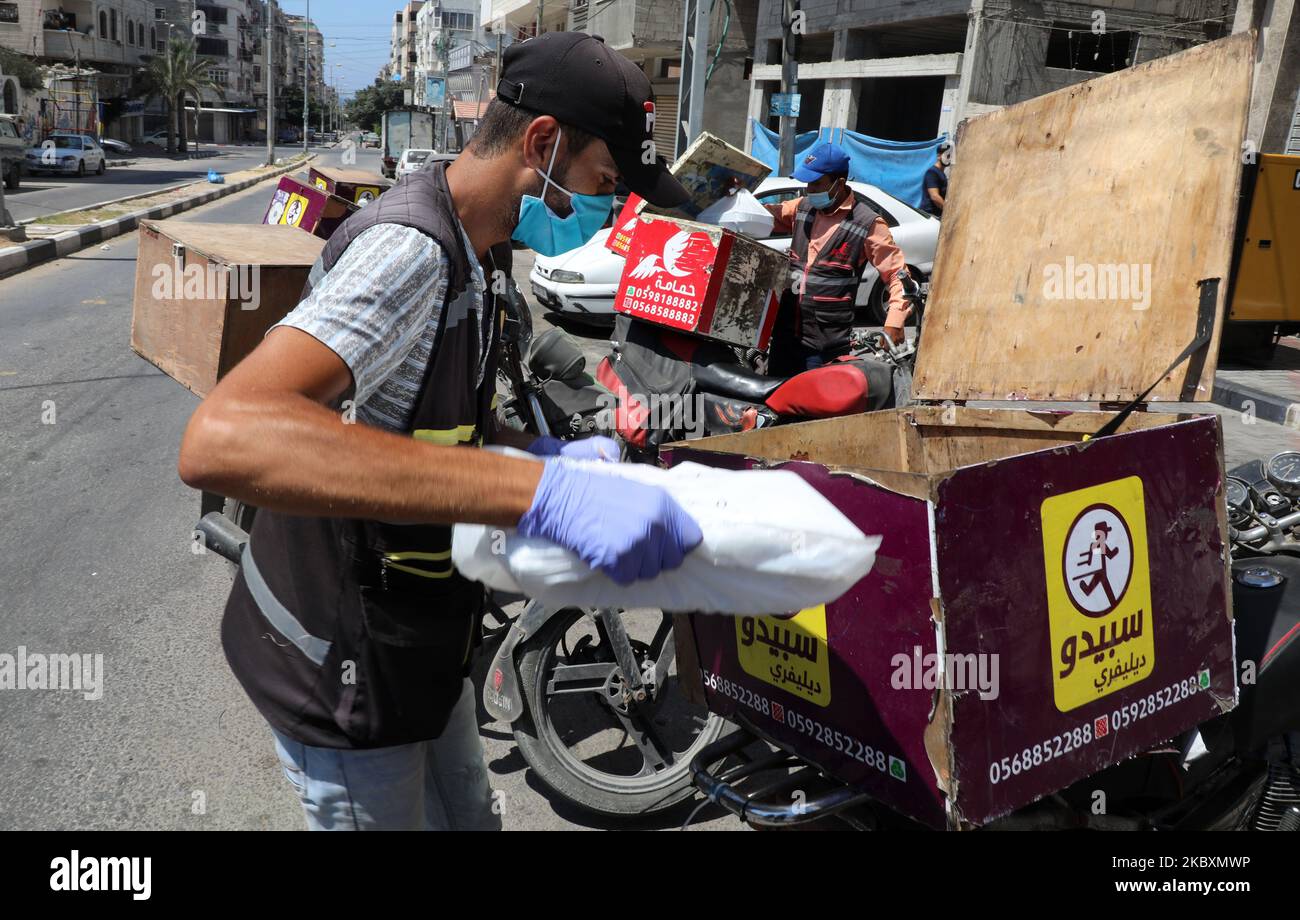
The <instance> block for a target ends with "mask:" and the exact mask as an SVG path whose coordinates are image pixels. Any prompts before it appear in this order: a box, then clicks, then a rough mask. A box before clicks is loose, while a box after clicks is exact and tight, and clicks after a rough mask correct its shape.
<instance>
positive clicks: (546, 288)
mask: <svg viewBox="0 0 1300 920" xmlns="http://www.w3.org/2000/svg"><path fill="white" fill-rule="evenodd" d="M849 186H850V187H851V188H852V189H853V190H854V191H855V192H857V193H859V194H860V195H862V196H864V197H865V198H866V199H867V200H868V202H870V204H871V206H872V207H873V208H874V209H875V210H876V211H877V212H878V213H879V214H880V216H881V217H883V218H884V219H885V223H887V224H889V228H890V231H891V232H892V233H893V235H894V241H895V242H897V243H898V246H899V248H900V249H902V250H903V255H904V256H905V257H906V259H907V264H908V266H910V267H911V269H912V276H913V277H914V278H915V279H916V280H917V282H923V281H924V280H926V279H927V278H929V277H930V272H931V271H932V270H933V269H934V250H935V246H936V245H937V244H938V242H939V221H938V219H937V218H935V217H933V216H931V215H929V214H926V213H924V212H922V211H918V210H917V209H916V208H914V207H911V206H910V205H907V204H904V203H903V202H901V201H899V200H898V199H897V198H895V197H893V196H892V195H889V194H886V193H885V192H883V191H881V190H880V189H878V188H876V187H875V186H874V185H866V184H865V183H862V182H850V183H849ZM803 187H804V183H802V182H800V181H799V180H798V179H791V178H768V179H764V180H763V182H762V183H760V184H759V186H758V188H757V189H756V190H755V192H754V197H756V198H757V199H758V201H759V203H761V204H778V203H779V202H782V201H788V200H790V199H791V198H798V197H799V196H800V195H802V194H803ZM609 234H610V231H609V230H608V229H605V230H601V231H599V232H598V233H597V234H596V235H595V236H594V237H592V239H591V240H589V241H588V242H587V244H586V245H585V246H580V247H578V248H577V249H572V250H570V251H568V252H562V253H560V254H559V255H558V256H538V257H537V258H536V261H535V262H534V263H533V270H532V272H531V273H530V274H529V276H528V280H529V282H530V283H531V286H532V291H533V296H534V297H536V298H537V300H538V302H539V303H541V304H542V306H544V307H546V308H547V309H549V310H553V311H555V312H556V313H561V314H565V315H568V316H572V317H574V318H577V319H583V320H587V321H589V322H601V323H608V322H612V320H613V317H614V294H615V290H616V289H617V287H618V281H619V278H620V277H621V276H622V274H623V262H624V260H623V258H622V256H617V255H615V254H614V253H612V252H610V251H609V250H608V249H606V248H605V240H606V239H607V238H608V237H609ZM761 242H762V243H763V245H765V246H770V247H772V248H773V249H776V250H778V251H780V252H785V251H786V250H788V249H789V248H790V237H789V236H772V237H768V238H767V239H765V240H762V241H761ZM857 305H858V307H859V308H860V311H861V312H860V313H859V316H860V319H861V322H862V323H863V324H865V325H875V326H879V325H882V324H883V323H884V321H885V314H886V313H887V312H888V302H887V297H886V294H885V291H884V286H883V285H881V284H880V273H879V272H877V271H876V269H875V266H873V265H870V264H868V265H867V267H866V269H865V270H864V271H863V272H862V284H861V285H860V286H859V288H858V297H857ZM909 322H910V321H909Z"/></svg>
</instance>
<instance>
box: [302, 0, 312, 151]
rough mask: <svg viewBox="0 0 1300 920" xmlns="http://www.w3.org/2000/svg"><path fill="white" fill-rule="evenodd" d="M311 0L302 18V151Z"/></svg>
mask: <svg viewBox="0 0 1300 920" xmlns="http://www.w3.org/2000/svg"><path fill="white" fill-rule="evenodd" d="M309 25H311V0H307V15H306V16H304V17H303V18H302V152H303V154H304V155H306V153H307V72H308V71H309V70H311V47H310V45H309V44H308V38H309V36H310V35H311V30H310V29H309V28H307V27H308V26H309Z"/></svg>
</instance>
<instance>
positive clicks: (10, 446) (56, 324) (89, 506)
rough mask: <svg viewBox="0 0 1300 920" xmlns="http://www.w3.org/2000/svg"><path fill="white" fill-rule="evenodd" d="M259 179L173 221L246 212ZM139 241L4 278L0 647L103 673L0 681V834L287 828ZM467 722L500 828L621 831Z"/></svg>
mask: <svg viewBox="0 0 1300 920" xmlns="http://www.w3.org/2000/svg"><path fill="white" fill-rule="evenodd" d="M336 157H337V154H335V153H332V152H331V153H326V154H325V155H324V157H323V161H324V162H327V163H329V162H332V161H333V160H334V158H336ZM359 161H360V162H359V163H358V164H357V165H358V166H359V167H361V168H372V169H373V168H376V167H377V162H378V157H377V154H376V153H375V152H374V151H362V152H360V155H359ZM269 188H270V186H269V185H267V184H263V185H260V186H258V187H256V188H254V189H250V190H248V191H246V192H242V193H240V194H237V195H234V196H232V197H230V198H227V199H224V200H222V201H220V202H217V203H214V204H212V205H208V206H206V207H204V208H200V209H198V210H195V211H191V212H188V213H187V214H186V215H184V216H183V217H181V218H180V219H182V220H197V221H218V222H231V223H250V222H255V221H257V220H258V219H260V216H261V213H262V211H263V209H264V207H265V202H266V199H267V197H268V196H269V194H270V192H269ZM135 256H136V238H135V236H134V235H131V236H125V237H120V238H117V239H114V240H111V241H109V242H108V243H106V244H104V245H103V246H100V247H92V248H90V249H88V250H85V251H83V252H81V253H79V254H76V255H74V256H72V257H70V258H66V259H61V260H58V261H55V262H52V263H48V264H45V265H42V266H39V267H37V268H35V269H33V270H31V271H27V272H24V273H22V274H19V275H16V276H13V277H10V278H8V279H5V280H0V586H3V591H0V652H7V653H10V654H14V653H16V652H17V650H18V647H19V646H25V647H26V648H27V649H29V650H31V651H33V652H83V653H89V654H100V655H103V661H104V684H105V690H104V694H103V698H102V699H99V700H85V699H83V698H82V696H81V695H80V694H76V693H72V692H52V691H38V690H29V691H16V690H11V691H8V692H3V693H0V725H3V728H4V732H3V741H0V829H16V828H60V829H73V828H95V829H109V828H167V829H235V828H246V829H293V828H298V827H301V826H302V817H301V814H300V811H299V807H298V804H297V802H296V800H295V799H294V797H293V795H292V793H291V791H290V788H289V786H288V784H287V783H286V781H285V780H284V778H283V777H282V776H281V774H280V772H279V769H278V765H277V761H276V759H275V757H274V754H273V751H272V746H271V737H270V733H269V731H268V730H267V727H266V725H265V723H264V722H263V721H262V719H261V718H260V716H258V714H257V713H256V712H255V710H254V709H253V708H252V706H251V704H250V703H249V702H248V701H247V699H246V698H245V696H244V694H243V692H242V690H241V689H240V687H239V686H238V685H237V683H236V682H235V680H234V678H233V677H232V676H231V675H230V673H229V671H228V670H227V668H226V665H225V661H224V658H223V656H222V653H221V650H220V644H219V639H218V623H219V618H220V615H221V610H222V607H223V604H224V601H225V597H226V594H227V591H228V590H229V585H230V579H231V571H230V569H229V567H228V566H227V565H226V564H225V563H224V562H221V561H220V560H218V559H216V558H214V557H211V556H201V555H195V554H194V553H193V552H192V551H191V545H192V544H191V528H192V526H193V523H194V521H195V519H196V517H197V511H198V496H197V495H196V493H194V492H192V491H191V490H190V489H188V488H187V487H186V486H184V485H183V484H182V483H181V482H180V481H179V479H178V478H177V477H176V472H175V468H176V456H177V449H178V444H179V440H180V435H181V432H182V431H183V429H184V426H185V423H186V421H187V420H188V418H189V416H190V414H191V413H192V412H193V410H194V408H195V405H196V399H195V398H194V397H193V396H192V395H191V394H190V393H188V392H187V391H186V390H184V389H183V388H182V387H180V386H179V385H178V384H176V383H174V382H173V381H171V380H170V379H168V378H167V377H165V376H163V375H162V374H161V373H160V372H159V371H157V370H156V369H155V368H153V367H152V366H151V365H149V364H147V363H145V362H144V361H142V360H141V359H139V358H137V357H136V356H135V355H134V354H133V353H132V352H131V350H130V347H129V333H130V319H131V296H132V286H133V278H134V272H135ZM520 256H521V258H520V259H519V263H518V269H517V270H518V272H519V274H520V275H521V276H522V275H524V274H526V271H527V266H528V262H529V260H528V258H527V254H526V253H521V254H520ZM525 289H526V288H525ZM535 313H536V311H535ZM538 322H539V324H541V323H544V322H545V318H544V317H541V316H538ZM571 328H572V330H573V331H575V332H577V333H580V334H582V333H584V332H585V334H584V335H583V338H584V351H586V353H587V354H588V356H589V358H591V359H594V358H596V357H598V356H599V355H600V354H601V353H602V352H603V347H604V346H603V341H604V338H605V335H606V334H605V333H601V332H592V331H584V330H583V329H582V327H571ZM1248 422H1249V420H1244V419H1242V418H1241V417H1240V416H1238V415H1237V414H1235V413H1227V414H1225V417H1224V425H1225V431H1226V433H1227V457H1228V462H1229V464H1232V463H1237V462H1240V461H1242V460H1245V459H1250V458H1253V457H1257V456H1261V455H1267V454H1269V453H1271V452H1273V451H1276V450H1282V449H1291V448H1294V447H1295V446H1296V444H1295V440H1296V439H1295V433H1294V432H1293V431H1291V430H1289V429H1285V428H1281V427H1279V426H1276V425H1272V424H1269V423H1267V422H1261V421H1256V422H1254V423H1253V424H1250V423H1248ZM489 651H490V650H489ZM481 673H482V668H480V677H481ZM480 721H481V722H482V734H483V738H484V743H485V747H486V752H487V759H488V763H489V767H490V772H491V776H492V783H493V786H494V788H496V789H498V790H500V791H501V792H502V793H503V796H504V798H503V801H504V803H505V806H506V807H505V811H504V820H505V824H506V827H507V828H514V829H525V828H526V829H544V828H545V829H550V828H557V829H558V828H578V827H610V826H617V825H615V824H612V823H610V822H596V821H592V820H591V819H589V818H587V817H585V816H583V815H582V814H580V813H578V812H577V811H576V810H574V809H572V808H571V807H568V806H566V805H565V804H564V803H563V802H560V801H557V800H556V799H555V798H554V796H552V795H551V794H550V793H549V792H548V791H547V790H546V789H545V788H544V787H543V786H542V785H541V784H540V783H539V782H538V780H537V779H536V777H534V776H533V775H532V774H531V772H530V771H529V770H528V769H527V768H526V766H525V765H524V763H523V761H522V758H521V757H520V755H519V754H518V752H517V750H516V749H515V746H514V743H513V739H512V737H511V735H510V733H509V731H508V729H507V727H506V726H503V725H500V724H498V723H494V722H491V721H490V720H488V719H487V717H486V715H483V714H482V713H481V719H480ZM704 817H705V818H707V819H708V820H705V821H703V822H701V824H700V826H703V827H707V828H721V829H728V828H734V827H737V826H738V825H737V824H736V822H735V821H734V820H733V819H731V818H729V817H725V816H719V815H718V814H717V812H711V813H706V815H705V816H704ZM680 820H681V816H680V815H678V816H676V817H675V818H674V819H664V820H662V821H659V822H652V823H651V824H650V825H649V826H661V827H668V826H675V825H676V823H678V822H679V821H680Z"/></svg>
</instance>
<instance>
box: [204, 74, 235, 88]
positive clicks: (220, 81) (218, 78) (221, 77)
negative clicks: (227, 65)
mask: <svg viewBox="0 0 1300 920" xmlns="http://www.w3.org/2000/svg"><path fill="white" fill-rule="evenodd" d="M208 75H209V76H210V77H212V82H213V83H216V84H217V85H218V86H225V85H227V84H228V83H229V82H230V71H228V70H210V71H208Z"/></svg>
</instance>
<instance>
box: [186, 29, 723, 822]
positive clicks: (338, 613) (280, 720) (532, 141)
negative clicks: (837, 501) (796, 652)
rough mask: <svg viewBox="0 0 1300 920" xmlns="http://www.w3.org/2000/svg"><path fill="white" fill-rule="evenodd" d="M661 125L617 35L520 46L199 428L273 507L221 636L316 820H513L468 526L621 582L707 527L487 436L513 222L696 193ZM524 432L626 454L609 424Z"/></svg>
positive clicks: (196, 467) (570, 228)
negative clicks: (492, 715)
mask: <svg viewBox="0 0 1300 920" xmlns="http://www.w3.org/2000/svg"><path fill="white" fill-rule="evenodd" d="M653 119H654V98H653V95H652V93H651V90H650V83H649V81H648V80H647V79H646V77H645V75H644V74H642V73H641V71H640V70H638V69H637V68H636V67H635V66H633V65H632V64H631V62H629V61H627V60H626V59H624V58H622V57H621V56H620V55H617V54H614V53H613V52H611V51H609V49H608V48H606V47H605V45H604V43H603V42H601V41H600V40H599V39H596V38H594V37H592V36H588V35H585V34H581V33H564V32H557V33H551V34H547V35H543V36H541V37H540V38H536V39H533V40H531V41H527V42H524V43H522V44H518V45H514V46H511V47H510V48H509V49H508V50H507V51H506V53H505V56H504V61H503V70H502V77H501V82H500V85H499V87H498V92H497V98H496V99H495V100H494V101H493V102H492V104H491V105H490V106H489V108H488V111H487V113H486V115H485V117H484V120H483V124H482V126H481V127H480V129H479V132H478V134H477V135H476V136H475V137H474V139H473V142H472V143H471V144H470V146H469V148H468V149H467V150H466V151H465V153H464V154H463V155H462V156H461V157H460V158H459V159H457V160H456V161H455V162H454V163H452V164H451V165H450V166H445V165H443V164H437V165H435V166H433V167H431V168H429V169H425V170H421V171H419V172H415V173H412V174H411V175H409V176H406V177H404V178H403V179H402V180H401V181H400V182H398V183H397V185H396V186H394V187H393V188H392V189H390V190H389V191H387V192H386V193H385V194H384V195H382V196H381V197H380V198H378V199H376V201H375V202H373V203H372V204H371V205H370V206H369V207H367V208H365V209H363V210H361V211H358V212H356V213H355V214H353V215H352V216H351V217H349V218H348V220H347V221H345V222H344V223H343V224H342V225H341V226H340V227H339V229H338V230H337V231H335V233H334V234H333V236H331V238H330V239H329V241H328V243H327V245H326V246H325V249H324V251H323V252H322V254H321V257H320V259H319V260H318V261H317V263H316V265H315V266H313V268H312V271H311V274H310V277H309V280H308V284H307V288H306V290H305V291H304V296H303V299H302V301H301V302H300V303H299V305H298V307H297V308H296V309H295V310H294V311H293V312H292V313H291V314H290V315H289V316H288V317H286V318H285V319H284V320H283V321H282V322H281V323H279V324H278V325H277V326H275V327H274V328H273V329H272V330H271V331H270V332H269V333H268V334H267V336H266V338H265V339H264V340H263V341H262V343H261V344H260V345H259V346H258V347H257V348H256V349H255V350H254V351H253V353H252V354H250V355H249V356H248V357H247V358H246V359H245V360H244V361H243V362H241V363H240V364H239V366H237V367H236V368H234V369H233V370H232V371H231V372H230V373H229V374H228V375H227V376H226V377H225V378H224V379H223V380H222V381H221V382H220V383H219V384H218V385H217V386H216V388H214V389H213V391H212V393H211V394H210V395H209V396H208V397H207V399H206V400H204V402H203V404H202V405H201V406H200V407H199V409H198V410H197V411H196V412H195V414H194V417H193V418H192V419H191V421H190V424H189V427H188V429H187V431H186V433H185V438H184V441H183V443H182V445H181V453H180V462H179V471H180V475H181V478H182V479H183V480H184V481H185V482H187V483H188V484H190V485H192V486H194V487H196V488H201V489H205V490H209V491H213V492H217V493H220V494H223V495H227V496H232V497H235V498H238V499H242V500H243V501H245V502H247V503H249V504H252V505H255V506H257V507H258V508H259V509H260V510H259V512H258V515H257V518H256V522H255V524H254V526H253V529H252V535H251V539H250V541H249V544H248V547H247V548H246V550H245V552H244V556H243V560H242V565H241V569H240V573H239V575H238V576H237V577H236V579H235V584H234V586H233V588H232V590H231V594H230V598H229V600H228V602H227V605H226V613H225V617H224V619H223V622H222V630H221V632H222V645H223V647H224V649H225V652H226V658H227V660H228V661H229V663H230V666H231V669H232V670H233V671H234V673H235V676H236V677H237V678H238V679H239V681H240V683H241V684H242V685H243V686H244V689H245V690H246V691H247V693H248V695H249V697H250V698H251V699H252V701H253V703H254V704H255V705H256V706H257V708H258V710H259V711H260V712H261V713H262V715H263V716H264V717H265V718H266V719H267V721H268V722H269V723H270V725H271V729H272V733H273V735H274V737H275V747H276V751H277V754H278V756H279V759H280V761H281V763H282V766H283V768H284V772H285V775H286V777H287V778H288V779H289V781H290V782H291V783H292V784H293V786H294V789H295V791H296V792H297V794H298V796H299V798H300V800H301V802H302V805H303V809H304V812H305V814H306V816H307V823H308V826H309V827H311V828H315V829H341V830H353V829H372V828H428V829H442V828H493V827H499V826H500V818H499V816H498V814H496V811H497V809H494V808H493V807H492V804H493V803H492V799H491V792H490V790H489V788H488V783H487V777H486V772H485V769H484V764H483V753H482V746H481V743H480V741H479V738H478V731H477V725H476V721H475V718H474V700H473V692H472V689H471V687H470V685H469V681H468V680H467V679H466V675H467V674H468V671H469V662H470V658H471V655H472V650H473V647H474V645H475V644H476V638H477V633H478V625H479V616H480V613H481V609H482V603H483V591H482V589H481V587H480V586H478V585H475V584H473V583H471V582H469V581H467V580H466V579H465V578H463V577H462V576H461V575H460V574H459V573H458V572H457V571H456V570H455V568H454V567H453V565H452V564H451V560H450V555H451V553H450V545H451V528H450V525H451V524H452V523H453V522H456V521H471V522H483V523H488V524H495V525H498V526H501V527H516V528H518V530H519V532H520V533H522V534H524V535H526V536H538V537H542V538H545V539H548V540H551V541H552V542H555V543H558V544H560V545H562V546H565V547H566V548H568V549H570V550H571V551H573V552H574V553H576V554H577V555H578V556H580V557H581V558H582V559H583V560H584V561H586V562H587V563H588V564H589V565H591V566H593V567H598V568H600V569H602V570H603V571H604V572H605V573H606V574H608V575H609V576H610V577H611V578H614V579H615V580H616V581H618V582H620V583H624V584H626V583H630V582H631V581H633V580H634V579H636V578H650V577H653V576H654V575H656V574H657V573H658V572H660V571H661V570H663V569H668V568H673V567H675V566H677V565H680V564H681V561H682V558H683V557H684V555H685V554H686V553H688V552H690V550H691V549H692V548H693V547H694V546H695V545H697V544H698V543H699V541H700V539H701V534H700V530H699V528H698V526H697V525H696V523H695V522H694V520H692V519H691V518H690V516H689V515H687V514H686V513H685V512H683V511H682V509H681V508H680V507H678V506H677V505H676V503H674V502H673V500H672V499H671V498H670V497H669V496H668V495H667V494H666V493H665V492H663V491H662V490H660V489H657V488H651V487H647V486H644V485H641V484H639V483H632V482H629V481H627V480H625V479H621V478H618V477H613V476H609V475H605V474H603V473H601V472H600V471H599V469H598V468H594V467H593V466H592V465H590V464H588V465H585V466H584V465H576V466H575V465H573V464H570V463H567V462H562V461H555V460H550V461H547V462H545V463H539V462H535V461H532V460H526V459H517V458H510V457H505V456H500V455H497V454H494V453H487V452H483V451H478V450H474V449H473V448H474V447H476V446H478V445H479V444H481V443H482V442H483V441H484V440H492V439H494V438H493V436H494V434H495V432H494V431H493V429H492V426H491V413H490V403H491V398H492V396H493V393H494V391H495V380H496V373H495V350H496V349H495V344H496V335H497V330H498V328H499V311H498V305H497V295H498V294H501V293H503V290H504V285H505V283H506V281H505V278H506V276H507V275H508V274H509V270H510V246H509V240H510V238H511V237H512V236H513V237H514V238H516V239H519V240H522V241H523V242H525V243H527V244H528V245H530V246H533V247H534V248H535V249H537V250H538V251H539V252H548V251H558V249H557V247H558V248H567V247H568V246H569V245H570V244H575V245H578V244H581V243H582V242H585V241H586V239H588V238H590V236H591V235H592V234H593V233H594V232H595V230H596V229H597V228H599V227H600V226H601V224H603V223H604V221H605V218H606V216H607V215H608V213H609V209H610V198H611V193H612V192H613V190H614V185H615V182H617V181H619V180H620V178H621V180H622V181H623V182H625V183H626V184H627V185H628V186H629V187H630V188H631V189H632V191H634V192H637V193H638V194H640V195H642V196H643V197H645V198H646V199H648V200H649V201H651V202H654V203H656V204H661V205H666V206H671V205H674V204H677V203H679V202H680V201H682V200H684V199H685V197H686V193H685V190H684V189H683V188H682V187H681V186H680V185H679V184H678V183H677V182H676V181H675V180H674V179H673V178H672V177H671V176H670V175H669V174H668V171H667V167H666V165H665V164H664V162H663V161H662V159H660V158H658V157H656V156H655V152H654V147H653V134H652V131H653ZM515 441H516V444H517V445H518V446H524V447H526V448H527V449H528V450H529V451H531V452H532V453H534V454H537V455H541V456H554V455H557V454H564V455H565V456H568V457H576V458H587V459H602V458H606V459H608V458H611V457H616V456H617V453H616V450H615V448H614V446H613V444H612V442H609V441H608V440H607V439H603V438H600V439H598V438H593V439H590V440H587V441H583V442H575V443H570V444H561V443H559V442H556V441H554V440H553V439H537V440H536V441H532V442H528V441H527V440H523V441H521V440H518V439H515Z"/></svg>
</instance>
